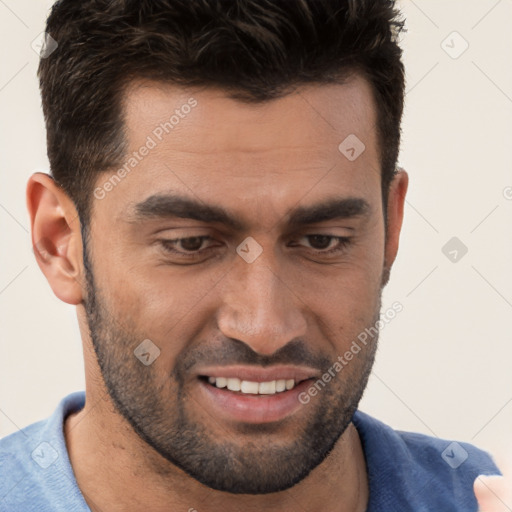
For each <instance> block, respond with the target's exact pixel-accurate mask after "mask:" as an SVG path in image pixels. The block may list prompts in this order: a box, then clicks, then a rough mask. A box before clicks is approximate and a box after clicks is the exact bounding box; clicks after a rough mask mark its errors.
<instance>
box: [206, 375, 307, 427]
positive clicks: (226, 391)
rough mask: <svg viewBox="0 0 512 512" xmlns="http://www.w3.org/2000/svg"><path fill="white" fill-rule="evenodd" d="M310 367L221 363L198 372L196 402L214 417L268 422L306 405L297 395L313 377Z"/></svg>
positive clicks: (293, 412)
mask: <svg viewBox="0 0 512 512" xmlns="http://www.w3.org/2000/svg"><path fill="white" fill-rule="evenodd" d="M314 378H315V376H314V373H313V372H312V371H311V370H307V369H299V368H290V367H281V368H266V369H264V368H254V367H252V368H250V367H229V368H228V367H224V368H217V369H211V370H208V369H205V370H203V371H202V372H201V373H200V375H198V382H199V384H200V385H199V386H198V395H197V397H198V402H199V404H200V405H201V407H202V408H203V409H204V410H206V411H207V412H208V413H210V414H211V415H212V416H213V417H215V418H218V419H220V420H226V421H228V422H233V421H235V422H238V423H240V422H241V423H252V424H255V423H269V422H277V421H281V420H284V419H286V418H288V417H290V416H292V415H295V414H296V413H299V412H300V410H304V409H305V407H304V406H303V404H302V403H301V402H300V401H299V395H300V393H302V392H303V391H305V390H306V389H307V388H308V387H309V386H310V385H311V383H312V382H313V381H314Z"/></svg>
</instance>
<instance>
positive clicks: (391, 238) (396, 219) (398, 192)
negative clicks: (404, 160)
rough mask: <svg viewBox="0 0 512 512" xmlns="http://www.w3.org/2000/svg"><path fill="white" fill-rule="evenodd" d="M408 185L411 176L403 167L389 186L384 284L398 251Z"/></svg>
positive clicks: (387, 279) (386, 281)
mask: <svg viewBox="0 0 512 512" xmlns="http://www.w3.org/2000/svg"><path fill="white" fill-rule="evenodd" d="M408 186H409V176H408V175H407V173H406V172H405V171H404V170H403V169H398V171H397V172H396V174H395V175H394V177H393V180H392V181H391V183H390V186H389V194H388V206H387V227H386V247H385V252H384V272H383V278H382V286H385V285H386V284H387V283H388V281H389V275H390V272H391V267H392V265H393V262H394V261H395V258H396V255H397V252H398V245H399V239H400V231H401V229H402V221H403V219H404V204H405V195H406V194H407V187H408Z"/></svg>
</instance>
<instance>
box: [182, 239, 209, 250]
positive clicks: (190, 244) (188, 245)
mask: <svg viewBox="0 0 512 512" xmlns="http://www.w3.org/2000/svg"><path fill="white" fill-rule="evenodd" d="M203 241H204V237H202V236H193V237H190V238H182V239H181V240H180V241H179V243H180V244H181V247H182V248H183V249H185V251H198V250H199V249H200V248H201V246H202V245H203Z"/></svg>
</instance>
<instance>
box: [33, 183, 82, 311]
mask: <svg viewBox="0 0 512 512" xmlns="http://www.w3.org/2000/svg"><path fill="white" fill-rule="evenodd" d="M27 208H28V212H29V216H30V225H31V236H32V248H33V251H34V255H35V257H36V260H37V264H38V265H39V268H40V269H41V270H42V272H43V274H44V275H45V277H46V279H47V280H48V283H49V284H50V286H51V288H52V290H53V292H54V293H55V295H56V296H57V297H58V298H59V299H60V300H62V301H63V302H66V303H68V304H73V305H77V304H80V303H81V302H82V297H83V287H82V283H83V279H82V274H83V272H82V269H83V263H82V239H81V232H80V220H79V218H78V214H77V211H76V208H75V206H74V204H73V202H72V201H71V199H70V198H69V196H68V195H67V194H66V193H65V192H64V190H62V188H61V187H59V186H58V185H57V183H55V181H54V180H53V179H52V178H51V177H50V176H49V175H47V174H44V173H35V174H33V175H32V176H31V177H30V179H29V181H28V184H27Z"/></svg>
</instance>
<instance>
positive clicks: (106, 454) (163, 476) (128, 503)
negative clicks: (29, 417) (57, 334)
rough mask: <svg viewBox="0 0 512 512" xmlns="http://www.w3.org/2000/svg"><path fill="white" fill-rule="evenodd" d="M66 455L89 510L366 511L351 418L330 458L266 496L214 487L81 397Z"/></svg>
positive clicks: (67, 427)
mask: <svg viewBox="0 0 512 512" xmlns="http://www.w3.org/2000/svg"><path fill="white" fill-rule="evenodd" d="M64 434H65V439H66V444H67V448H68V453H69V458H70V461H71V465H72V467H73V471H74V473H75V477H76V480H77V483H78V486H79V487H80V489H81V491H82V494H83V496H84V498H85V500H86V501H87V503H88V505H89V508H90V509H91V511H92V512H100V511H103V510H113V511H117V510H123V511H125V512H132V511H133V512H135V511H139V510H141V509H143V510H144V509H146V510H151V511H154V512H160V511H162V512H163V511H168V510H190V511H194V510H197V511H198V512H202V511H208V512H235V511H238V510H241V509H244V510H266V511H268V512H277V511H279V512H291V511H292V510H293V511H294V512H296V510H297V504H300V510H302V511H304V512H313V511H318V510H329V511H336V512H364V511H365V510H366V505H367V502H368V494H369V492H368V478H367V471H366V463H365V458H364V453H363V449H362V445H361V441H360V439H359V435H358V433H357V430H356V428H355V427H354V425H353V424H352V423H351V424H350V425H349V426H348V428H347V429H346V430H345V432H344V433H343V435H342V436H341V438H340V439H339V440H338V442H337V443H336V445H335V447H334V449H333V450H332V452H331V453H330V454H329V456H328V457H327V458H326V459H325V460H324V461H323V462H322V463H321V464H320V465H319V466H318V467H317V468H315V469H314V470H313V471H312V472H311V473H310V474H309V475H308V476H307V477H306V478H305V479H304V480H302V481H301V482H299V483H298V484H296V485H295V486H294V487H292V488H290V489H288V490H286V491H281V492H277V493H271V494H265V495H247V494H244V495H241V494H230V493H226V492H221V491H216V490H212V489H210V488H208V487H206V486H204V485H202V484H201V483H199V482H197V481H196V480H195V479H193V478H192V477H190V476H189V475H187V474H186V473H184V472H183V471H181V470H180V469H179V468H177V467H176V466H174V465H173V464H171V463H170V462H168V461H167V460H165V459H164V458H163V457H161V456H160V455H159V454H158V453H156V452H155V451H154V450H153V449H152V448H151V447H150V446H148V445H147V444H146V443H145V442H144V441H142V440H141V439H140V438H139V437H138V435H137V434H136V433H135V432H133V430H132V429H131V428H130V426H129V425H128V424H127V423H126V421H125V420H124V418H122V417H120V416H119V415H118V414H117V412H116V411H115V410H114V407H113V406H112V404H111V402H110V401H108V399H101V398H100V399H97V400H96V401H95V400H90V399H89V397H88V400H87V401H86V405H85V407H84V408H83V409H82V410H81V411H80V412H78V413H75V414H73V415H70V416H68V418H67V419H66V421H65V424H64Z"/></svg>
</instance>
